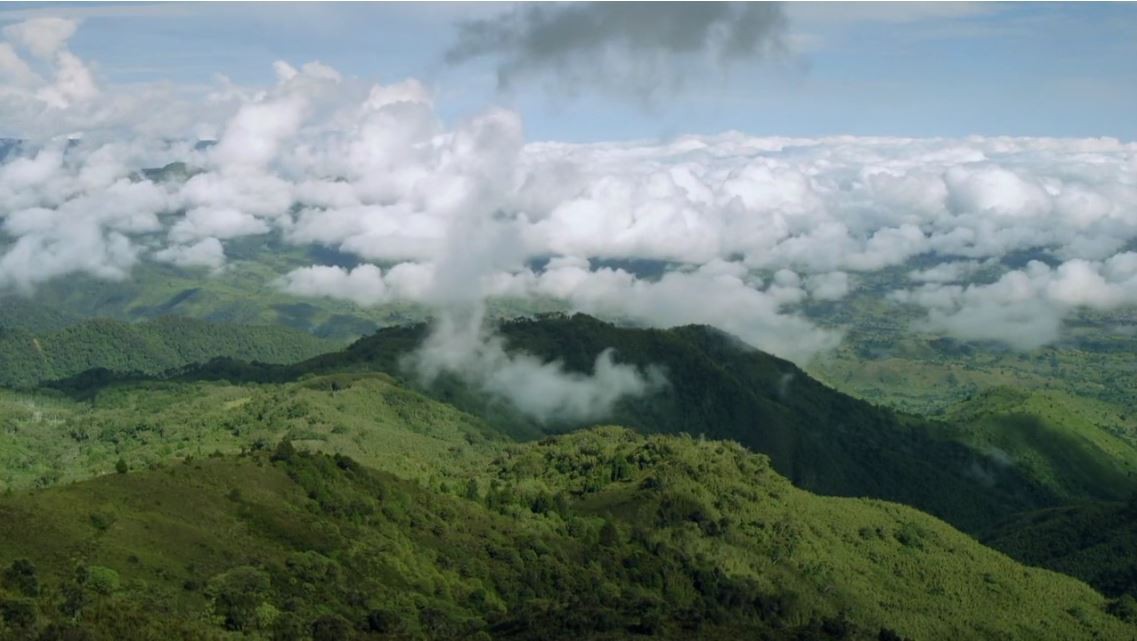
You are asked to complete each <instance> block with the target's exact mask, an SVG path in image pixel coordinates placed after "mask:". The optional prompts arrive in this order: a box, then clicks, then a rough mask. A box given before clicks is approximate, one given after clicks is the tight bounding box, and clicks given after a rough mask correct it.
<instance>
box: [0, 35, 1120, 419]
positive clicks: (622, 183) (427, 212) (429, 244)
mask: <svg viewBox="0 0 1137 641" xmlns="http://www.w3.org/2000/svg"><path fill="white" fill-rule="evenodd" d="M543 19H549V20H551V19H553V18H548V16H546V18H543ZM529 22H534V20H529ZM536 22H537V23H538V26H539V24H540V21H536ZM527 24H528V23H527ZM76 26H77V25H76V24H75V23H73V22H71V21H66V20H57V19H36V20H31V21H28V22H25V23H21V24H18V25H14V26H10V27H8V28H6V29H5V30H4V34H3V35H4V40H3V42H2V43H0V76H2V77H3V85H2V86H3V90H2V91H0V117H2V119H3V120H4V121H6V122H8V123H14V125H13V126H18V127H19V128H20V130H21V131H23V132H25V134H24V136H23V138H24V140H22V141H9V142H7V143H3V148H2V149H0V292H5V291H6V292H23V293H28V292H32V291H34V290H35V288H36V287H38V286H39V285H41V284H43V283H45V282H47V281H49V280H52V279H55V278H61V277H65V276H68V275H71V274H77V273H84V274H90V275H92V276H94V277H97V278H104V279H126V278H129V277H130V274H131V271H132V269H134V268H135V267H137V266H138V265H139V264H142V263H145V262H146V261H159V262H166V263H173V264H176V265H179V266H182V267H186V268H200V269H202V270H203V274H202V277H203V278H205V277H209V274H210V273H213V272H217V271H220V270H223V269H224V268H225V265H226V262H227V257H226V253H225V249H226V243H227V242H230V241H232V240H234V239H237V238H243V237H250V236H258V235H264V234H270V233H271V234H278V235H279V236H280V237H281V238H282V239H283V240H284V241H285V242H288V243H292V244H295V245H310V244H315V245H320V246H324V247H329V248H335V249H337V250H340V251H343V252H347V253H350V254H354V255H356V256H358V257H359V258H360V259H361V260H362V261H364V262H363V264H361V265H359V266H357V267H354V268H353V269H344V268H342V267H337V266H329V265H312V266H309V267H304V268H300V269H297V270H294V271H292V272H289V273H286V274H282V275H281V277H280V281H279V286H280V287H281V288H282V289H284V290H286V291H288V292H291V293H293V294H296V295H298V296H327V297H334V298H340V299H346V300H350V301H353V302H355V303H357V304H359V305H362V306H373V305H381V304H385V303H389V302H394V301H413V302H418V303H423V304H426V305H430V306H432V307H434V308H435V309H439V310H451V309H461V310H463V311H462V313H463V314H465V316H463V318H471V317H473V318H477V317H478V310H479V305H481V304H482V303H483V302H484V300H485V299H487V298H493V297H506V296H508V297H519V298H526V297H544V298H555V299H559V300H562V301H565V302H567V303H568V304H569V305H570V306H571V307H572V308H573V309H576V310H580V311H585V312H590V313H595V314H600V315H605V316H610V317H618V318H621V319H624V320H629V321H633V322H638V323H642V324H648V325H657V326H670V325H677V324H685V323H707V324H711V325H715V326H717V327H720V328H721V329H724V330H726V331H729V332H731V333H734V334H736V335H738V336H739V337H741V338H743V339H744V340H746V341H747V342H749V343H750V344H752V345H754V346H756V347H758V348H760V349H763V350H766V351H769V352H772V353H775V354H778V355H781V356H784V357H787V358H791V359H795V360H805V359H808V358H810V357H812V356H813V355H815V354H817V353H819V352H823V351H825V350H828V349H831V348H833V347H834V346H836V345H837V344H838V343H839V342H840V338H841V336H840V333H839V332H837V331H834V330H832V329H826V328H823V327H820V326H818V325H817V324H815V323H814V322H812V321H810V320H809V319H808V318H807V317H806V316H805V315H804V314H803V313H802V312H801V306H802V305H803V304H805V303H808V302H810V301H838V300H841V299H843V298H845V297H846V296H848V295H849V294H850V293H851V292H853V291H855V290H856V288H857V287H858V283H859V278H860V276H861V275H864V274H868V273H872V272H876V271H879V270H883V269H894V268H903V267H904V266H905V265H906V264H907V263H908V262H909V261H910V260H912V259H914V258H916V257H922V256H927V255H934V256H937V257H938V262H939V263H940V264H938V265H936V266H933V267H931V268H927V269H923V270H916V271H913V272H912V273H911V274H910V275H909V285H908V286H905V287H901V288H898V290H897V291H895V292H893V293H891V294H890V296H889V299H890V300H891V301H893V302H894V303H896V304H907V305H916V306H919V307H921V308H923V309H925V310H926V311H927V317H926V319H925V321H924V326H925V327H926V328H928V329H929V330H931V331H938V332H944V333H946V334H949V335H952V336H957V337H959V338H962V339H967V340H996V341H1002V342H1005V343H1007V344H1010V345H1012V346H1015V347H1019V348H1023V349H1029V348H1032V347H1036V346H1038V345H1043V344H1046V343H1048V342H1052V341H1054V340H1055V339H1056V338H1057V337H1058V336H1059V334H1060V330H1061V327H1062V321H1063V319H1065V318H1067V317H1068V316H1069V315H1071V314H1073V313H1076V311H1077V310H1078V309H1082V308H1089V309H1099V310H1102V309H1115V308H1118V307H1122V306H1127V305H1133V304H1137V252H1135V251H1134V250H1135V248H1137V245H1135V239H1137V145H1135V144H1133V143H1124V142H1120V141H1118V140H1114V139H1109V138H1100V139H1046V138H992V137H986V138H984V137H973V138H966V139H911V138H865V137H828V138H768V137H767V138H759V137H753V136H748V135H745V134H743V133H738V132H727V133H723V134H721V135H715V136H678V137H675V138H673V139H671V140H667V141H663V142H651V141H640V142H637V141H630V142H628V141H621V142H607V143H595V144H567V143H558V142H527V141H526V140H525V137H524V133H523V126H522V120H521V117H520V116H519V115H518V114H517V113H514V112H511V111H507V110H501V109H490V110H487V111H485V112H484V113H482V114H481V115H479V116H476V117H473V118H470V119H468V120H466V121H463V122H460V123H458V124H456V125H454V126H450V127H447V126H445V125H444V124H443V122H442V120H441V119H440V118H439V116H438V115H437V110H436V106H435V97H434V96H433V95H432V93H431V91H430V90H429V88H428V87H427V86H425V85H424V84H422V83H420V82H419V81H416V80H413V79H410V80H405V81H402V82H397V83H392V84H374V85H369V84H365V83H362V82H360V81H359V80H357V79H353V78H347V77H344V76H342V75H341V74H340V73H338V72H337V71H336V70H334V69H332V68H330V67H327V66H325V65H322V64H319V63H315V62H313V63H308V64H305V65H302V66H300V67H294V66H292V65H290V64H287V63H284V62H279V63H277V65H276V67H275V72H276V76H277V81H276V83H275V84H274V85H273V86H270V87H245V86H239V85H236V84H234V83H232V82H229V81H227V80H225V79H221V80H219V82H218V83H217V84H216V85H214V86H210V87H207V88H204V89H200V90H198V89H194V88H189V87H176V86H170V85H142V86H130V87H119V86H102V85H100V84H98V83H97V82H96V80H97V75H95V74H93V73H92V72H91V69H90V67H89V65H87V64H86V63H85V62H84V61H82V60H80V59H78V58H77V57H76V56H74V54H72V53H71V52H70V50H69V49H68V40H69V38H70V37H71V35H72V34H73V33H74V32H75V29H76ZM530 27H532V25H530ZM726 33H727V35H726V36H720V37H726V38H727V41H730V38H731V36H730V32H726ZM522 40H524V39H523V38H522ZM700 42H703V41H700ZM511 46H512V45H511ZM517 46H518V47H521V46H522V45H517ZM722 46H725V45H722ZM747 46H750V45H747ZM522 50H524V49H519V50H518V51H522ZM699 51H702V49H699ZM504 53H505V55H507V56H508V55H516V52H514V50H513V49H510V50H509V51H506V52H504ZM470 55H473V54H470ZM534 64H535V65H536V64H545V63H544V62H540V61H538V62H534ZM511 73H512V72H511ZM198 139H211V140H215V141H216V142H215V144H211V145H200V144H195V142H196V141H197V140H198ZM170 163H183V164H182V165H170V166H168V167H167V170H166V171H165V172H160V174H154V173H149V174H146V173H140V170H142V169H145V168H157V167H164V166H167V165H169V164H170ZM1039 249H1042V250H1045V252H1046V253H1047V254H1048V255H1049V256H1051V257H1053V260H1052V261H1050V263H1043V262H1037V261H1036V262H1031V263H1029V264H1027V265H1024V266H1022V267H1020V268H1014V269H1008V268H1001V267H1000V268H999V271H1000V273H999V275H998V276H997V278H996V279H995V280H990V279H987V280H984V281H975V280H973V279H974V278H976V275H977V274H980V273H985V270H983V269H981V268H982V267H984V266H988V267H989V266H992V265H994V266H998V265H999V264H1000V263H999V261H1000V259H1002V258H1003V257H1006V256H1008V255H1011V254H1015V253H1016V252H1024V251H1031V250H1039ZM645 260H646V261H657V262H659V263H661V264H664V265H666V269H665V270H664V272H663V273H662V275H660V276H658V277H648V276H645V275H642V274H638V273H636V272H635V271H634V270H631V269H628V268H622V267H619V266H618V265H620V264H622V263H621V261H625V262H626V261H645ZM456 326H458V327H461V324H460V323H459V324H457V325H456ZM478 331H480V330H479V329H478V327H477V326H475V327H474V329H468V328H467V329H466V330H464V332H465V333H463V332H454V333H453V334H454V335H455V336H456V337H458V338H459V339H460V340H458V341H457V342H458V343H460V344H461V343H465V344H469V343H470V342H471V341H470V336H477V335H478V334H477V332H478ZM470 332H473V334H471V333H470ZM443 351H445V350H443ZM463 358H465V359H466V360H462V359H459V361H460V362H461V363H464V365H461V367H475V366H476V367H496V368H498V370H499V371H504V370H505V369H508V368H507V367H506V365H508V363H506V365H502V362H501V360H500V359H501V356H500V355H499V354H497V353H496V352H493V353H481V354H479V353H476V352H471V351H470V350H467V351H466V353H465V354H464V357H463ZM608 365H613V366H615V365H614V364H613V363H609V364H608ZM608 365H604V366H608ZM601 366H602V364H599V363H598V367H597V369H598V371H599V370H600V368H601ZM455 367H459V366H457V365H456V366H455ZM555 374H557V372H553V375H555ZM609 374H611V375H612V376H613V378H612V380H621V381H632V379H631V378H628V377H626V376H624V375H625V374H629V375H634V376H635V377H636V378H635V381H634V383H628V384H627V389H629V390H633V389H647V388H648V387H650V385H651V381H650V380H649V378H650V377H647V376H646V375H645V374H644V373H642V372H641V373H635V372H632V373H629V372H623V371H619V370H613V371H612V372H609ZM503 385H504V384H503ZM582 394H583V395H582V396H580V398H584V399H586V401H584V402H583V403H584V405H587V404H588V403H594V402H595V399H594V398H593V399H592V400H588V399H590V398H592V397H589V396H588V394H587V393H582ZM562 401H563V402H562ZM562 401H557V402H558V403H561V405H557V404H556V403H553V405H552V406H555V407H559V408H560V409H562V410H563V409H564V407H577V406H576V405H573V403H575V402H576V401H573V400H572V399H562ZM534 411H541V410H540V408H538V409H536V410H534Z"/></svg>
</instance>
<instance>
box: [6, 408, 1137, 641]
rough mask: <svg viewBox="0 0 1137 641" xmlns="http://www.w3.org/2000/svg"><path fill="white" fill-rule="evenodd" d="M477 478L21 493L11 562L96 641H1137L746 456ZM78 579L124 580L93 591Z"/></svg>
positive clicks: (213, 480) (1100, 610) (149, 480)
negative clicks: (314, 631)
mask: <svg viewBox="0 0 1137 641" xmlns="http://www.w3.org/2000/svg"><path fill="white" fill-rule="evenodd" d="M443 464H444V463H443ZM473 474H474V478H476V479H477V482H478V484H479V485H480V486H481V488H482V489H481V490H480V491H479V492H478V494H479V498H478V500H468V499H466V498H461V497H459V496H455V495H450V494H445V493H438V492H431V491H428V490H426V489H425V488H423V487H421V486H419V485H416V484H411V483H407V482H404V481H399V480H397V479H396V478H395V477H392V476H390V475H387V474H385V473H376V472H369V471H367V470H366V469H365V468H360V467H358V466H357V465H355V464H353V463H352V462H351V461H350V460H347V459H337V460H335V461H333V460H332V459H329V458H326V457H322V456H318V457H311V456H306V455H298V454H295V455H291V456H290V457H288V460H284V461H277V462H275V463H272V462H269V461H268V460H267V457H265V456H264V455H254V456H251V457H243V458H239V459H238V458H218V459H208V460H197V461H194V462H192V463H187V464H180V463H179V464H172V465H170V466H168V467H162V468H159V469H154V470H150V471H142V472H132V473H129V474H124V475H111V476H107V477H102V478H99V479H95V480H93V481H87V482H83V483H78V484H73V485H68V486H65V487H59V488H53V489H48V490H40V491H36V492H34V493H27V494H25V493H17V494H15V495H13V496H8V497H4V498H0V514H2V515H3V516H4V517H5V518H0V540H3V541H4V542H5V543H4V545H3V546H0V565H2V566H4V567H7V565H8V563H9V562H11V561H12V560H13V559H16V558H28V559H31V560H32V561H33V562H34V564H35V565H36V567H37V568H38V569H39V575H40V580H41V583H42V585H43V587H44V589H43V591H42V592H43V594H42V596H41V597H39V599H38V600H37V601H36V607H37V609H38V611H39V615H40V617H41V618H42V619H52V618H53V619H63V618H64V617H61V616H59V615H56V614H53V612H54V611H55V610H53V606H57V602H58V601H60V599H62V597H63V596H64V595H65V594H66V592H65V590H66V589H68V586H71V587H70V589H71V591H72V592H75V591H78V592H80V593H82V594H84V595H85V598H86V599H87V603H86V605H85V606H84V607H83V608H81V610H80V612H79V614H78V619H77V620H78V621H79V622H80V623H81V624H83V625H85V626H86V627H88V628H89V629H90V630H92V631H93V633H94V637H93V638H95V639H103V638H106V639H110V638H116V639H133V638H211V637H213V636H220V635H221V634H222V632H221V629H222V627H224V625H225V623H226V616H225V615H226V613H228V615H229V621H228V623H229V627H241V628H243V629H244V631H245V632H246V633H247V634H249V635H252V637H251V638H266V637H267V636H268V635H269V634H276V635H278V636H277V637H276V638H287V637H284V636H283V635H284V634H285V633H286V632H287V631H288V630H289V629H292V628H298V629H304V630H310V629H311V628H310V625H311V623H312V622H313V621H314V620H316V619H319V618H320V617H325V618H326V617H328V616H329V615H333V614H334V615H335V616H338V617H342V618H343V619H344V620H345V621H346V622H347V624H348V625H349V626H350V627H351V628H353V629H354V633H355V634H357V635H359V636H360V637H362V638H386V637H385V636H384V635H381V634H378V633H377V632H372V633H367V632H366V631H367V629H368V628H369V627H372V628H375V627H379V628H381V629H386V630H392V629H398V630H401V631H402V632H403V633H404V634H400V635H398V638H406V636H412V637H426V638H457V637H471V638H484V637H476V636H474V635H476V634H477V633H479V632H483V633H484V632H489V633H491V634H492V636H494V637H496V638H534V639H535V638H545V639H547V638H566V639H567V638H573V639H582V638H612V639H615V638H627V636H629V633H631V632H641V633H642V632H651V633H652V634H653V635H654V636H656V637H659V638H683V639H695V638H705V639H717V638H723V639H726V638H731V639H735V638H740V637H747V636H750V637H757V636H760V635H762V634H765V635H766V636H765V637H764V638H770V639H789V638H810V639H824V638H853V639H871V638H875V637H876V636H877V632H878V631H879V630H880V629H881V628H882V627H888V628H891V629H894V630H896V631H898V632H900V633H901V634H904V635H907V636H910V637H912V638H917V639H938V638H954V639H996V638H1008V639H1012V638H1014V639H1026V638H1029V639H1040V640H1041V639H1062V640H1070V639H1083V638H1084V639H1090V638H1108V639H1119V640H1120V639H1130V638H1137V630H1135V629H1134V628H1132V627H1127V626H1125V625H1124V624H1123V623H1122V622H1120V621H1119V620H1117V619H1115V618H1112V617H1110V616H1109V615H1107V614H1105V613H1104V607H1105V605H1106V604H1105V601H1104V600H1103V599H1102V597H1100V596H1098V595H1097V594H1096V593H1094V592H1093V591H1092V590H1090V589H1089V588H1087V587H1086V586H1085V585H1083V584H1081V583H1078V582H1077V581H1075V580H1073V579H1070V578H1067V577H1063V576H1060V575H1056V574H1053V573H1050V572H1046V571H1042V570H1032V569H1029V568H1025V567H1022V566H1019V565H1017V564H1016V563H1014V562H1013V561H1011V560H1009V559H1008V558H1006V557H1004V556H1002V555H1001V554H999V553H996V552H993V551H991V550H988V549H986V548H983V547H982V546H980V545H978V544H977V543H975V542H974V541H973V540H971V539H970V538H968V537H966V536H965V535H963V534H960V533H959V532H957V531H955V530H953V529H951V528H950V527H949V526H946V525H945V524H943V523H941V522H939V521H937V520H935V519H933V518H931V517H928V516H926V515H924V514H921V513H919V512H917V511H915V510H912V509H910V508H905V507H901V506H897V505H892V504H884V503H880V502H875V501H866V500H856V499H837V498H818V497H815V496H812V495H810V494H808V493H806V492H803V491H801V490H797V489H795V488H793V487H792V486H791V485H790V484H789V483H788V482H787V481H786V480H785V479H783V478H781V477H780V476H778V475H777V474H776V473H774V472H773V471H772V470H771V469H770V467H769V464H768V462H767V460H766V459H765V458H764V457H762V456H758V455H754V454H750V453H747V452H746V451H744V450H743V449H742V448H739V447H737V446H734V445H730V444H724V443H719V442H713V441H707V442H701V441H696V440H692V439H683V438H675V437H651V438H644V437H640V436H636V435H634V434H633V433H631V432H627V431H623V430H617V429H605V430H596V431H589V432H584V433H578V434H574V435H570V436H567V437H563V438H560V439H556V440H549V441H543V442H540V443H532V444H528V445H524V446H510V447H508V448H506V449H504V450H503V451H502V452H501V454H500V455H499V456H498V457H497V458H496V459H495V460H494V461H493V463H491V464H489V465H486V466H483V467H481V468H479V469H478V470H477V471H476V472H474V473H473ZM456 493H458V494H464V493H465V491H464V490H461V489H458V490H456ZM554 497H555V498H554ZM606 522H607V523H610V524H611V525H609V526H607V527H608V528H609V532H607V533H605V534H602V533H601V532H602V530H604V529H605V523H606ZM598 541H603V543H600V544H598ZM76 565H79V566H84V567H90V566H97V568H110V569H111V570H113V571H114V572H116V573H117V574H118V576H119V577H120V581H119V582H118V585H117V587H115V586H113V585H112V586H111V587H109V588H108V587H107V586H106V585H105V584H106V583H108V581H103V582H102V583H101V584H100V585H99V586H94V585H93V584H92V583H91V581H90V579H88V581H87V583H85V584H84V586H83V587H78V588H76V587H74V583H75V579H73V578H72V577H73V576H74V575H75V571H74V568H75V567H76ZM234 568H242V569H240V570H237V571H236V572H234ZM95 574H99V576H102V577H105V576H106V574H107V572H106V571H104V570H101V569H97V570H93V571H92V574H91V576H94V575H95ZM258 577H263V578H264V583H263V584H262V583H261V581H260V579H259V578H258ZM109 583H112V584H113V583H114V582H113V581H110V582H109ZM96 587H99V589H95V588H96ZM7 592H8V594H7V597H6V598H7V599H9V600H11V599H16V600H19V599H18V597H16V596H13V594H12V588H11V587H9V588H8V590H7ZM234 593H235V594H237V595H240V596H242V597H247V598H242V599H236V597H233V594H234ZM218 595H222V596H224V595H228V596H230V597H233V598H232V599H231V600H230V601H225V600H224V599H222V598H221V597H219V596H218ZM234 600H235V601H237V603H233V601H234ZM230 606H232V607H230ZM376 613H378V614H376ZM369 615H370V617H369ZM124 620H125V621H129V622H130V624H129V625H128V626H125V627H124V626H123V625H122V624H121V622H122V621H124ZM822 620H827V621H829V623H828V624H826V626H821V625H819V622H820V621H822ZM699 622H701V623H699ZM811 622H812V624H811ZM682 624H686V625H688V626H691V625H695V626H697V627H695V628H694V629H690V628H684V627H683V626H682ZM116 626H117V629H116ZM145 630H151V631H152V633H151V634H150V636H149V637H147V636H145V635H144V633H143V631H145ZM809 630H812V632H809ZM798 634H804V635H805V636H804V637H799V636H796V635H798ZM0 635H2V633H0ZM16 638H19V637H16ZM245 638H249V637H245ZM295 638H307V637H306V635H305V636H301V637H295ZM329 638H347V637H346V636H344V637H329Z"/></svg>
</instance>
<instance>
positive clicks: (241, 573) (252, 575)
mask: <svg viewBox="0 0 1137 641" xmlns="http://www.w3.org/2000/svg"><path fill="white" fill-rule="evenodd" d="M270 587H271V580H270V579H269V575H268V573H266V572H264V571H263V570H259V569H257V568H254V567H251V566H247V565H245V566H240V567H236V568H233V569H232V570H229V571H228V572H224V573H222V574H218V575H217V576H215V577H213V578H212V579H210V580H209V586H208V588H207V594H209V596H210V597H212V599H213V612H214V614H216V615H217V616H219V617H221V619H222V622H223V624H224V625H225V627H226V628H228V629H230V630H250V629H252V628H255V627H257V624H258V613H257V609H258V608H259V607H260V606H261V604H262V603H263V602H264V600H265V598H266V597H267V596H268V593H269V588H270Z"/></svg>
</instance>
